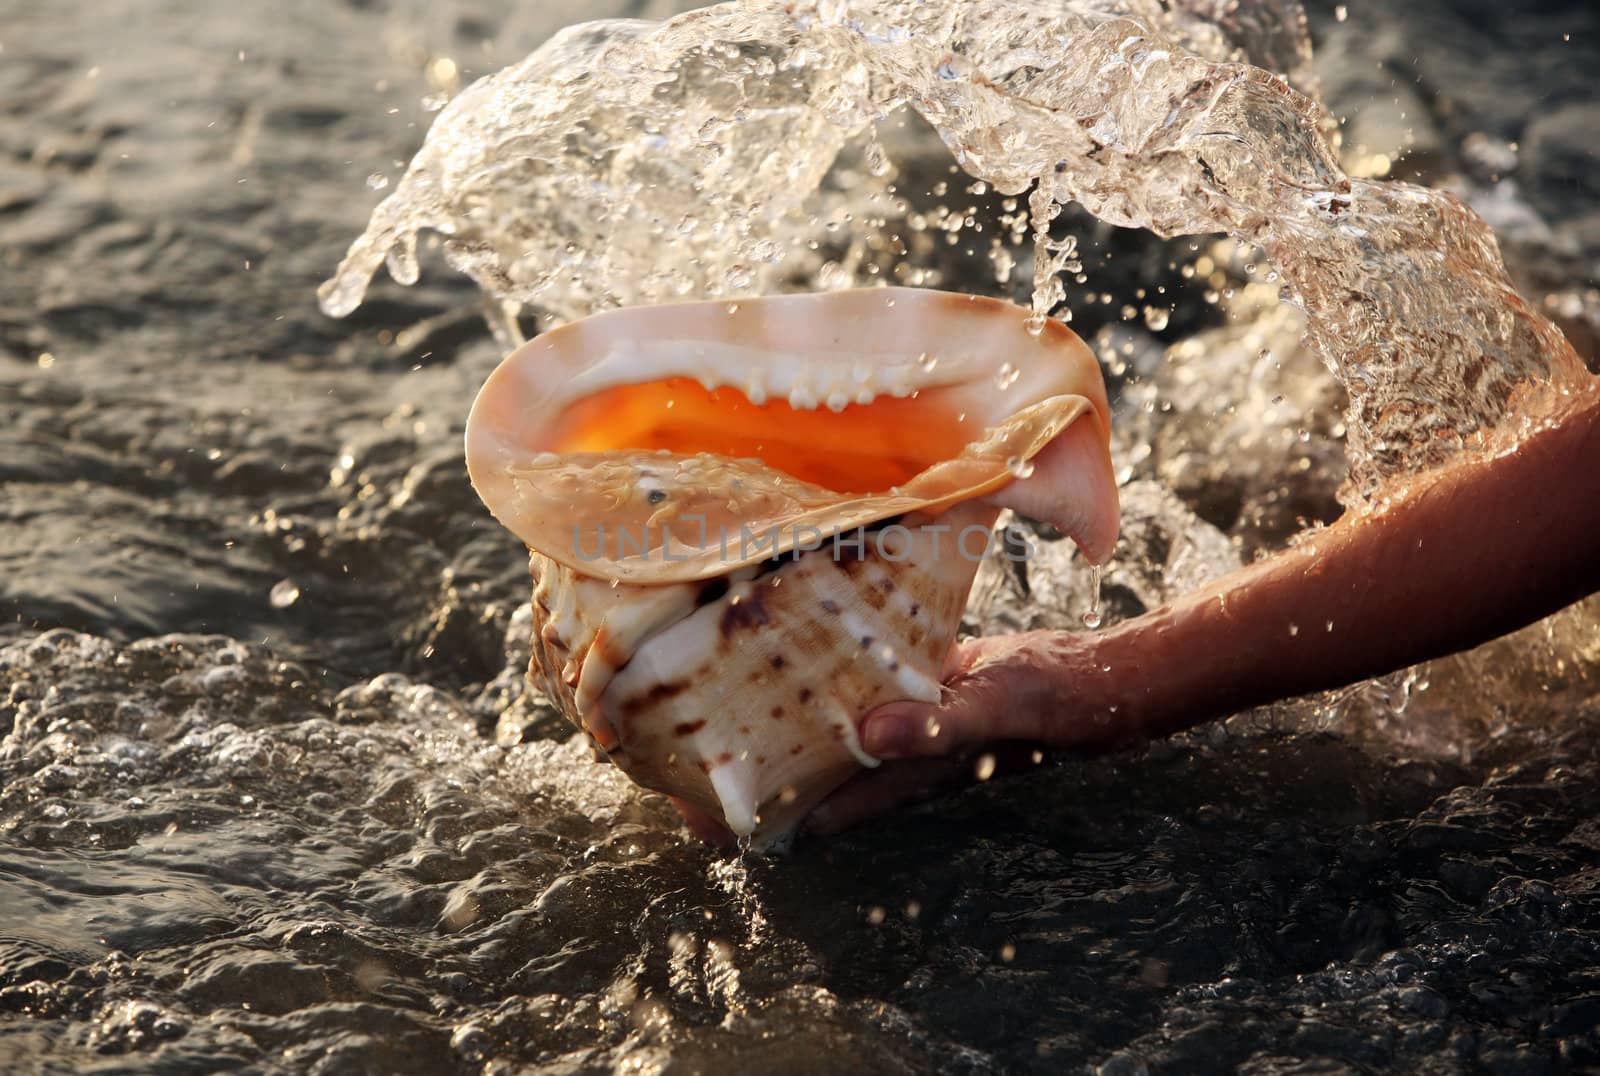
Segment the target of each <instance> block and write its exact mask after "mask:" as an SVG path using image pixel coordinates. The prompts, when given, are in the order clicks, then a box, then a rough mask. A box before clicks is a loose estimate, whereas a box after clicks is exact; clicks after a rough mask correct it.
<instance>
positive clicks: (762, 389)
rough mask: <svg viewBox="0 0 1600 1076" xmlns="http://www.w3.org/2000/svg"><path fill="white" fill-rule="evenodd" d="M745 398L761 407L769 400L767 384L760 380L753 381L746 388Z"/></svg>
mask: <svg viewBox="0 0 1600 1076" xmlns="http://www.w3.org/2000/svg"><path fill="white" fill-rule="evenodd" d="M744 394H745V398H746V399H748V400H749V401H750V402H751V403H753V404H755V405H756V406H757V407H760V406H761V405H762V404H764V403H766V402H767V386H766V385H765V384H763V383H762V382H760V381H752V382H750V384H749V386H748V387H747V388H746V389H745V390H744Z"/></svg>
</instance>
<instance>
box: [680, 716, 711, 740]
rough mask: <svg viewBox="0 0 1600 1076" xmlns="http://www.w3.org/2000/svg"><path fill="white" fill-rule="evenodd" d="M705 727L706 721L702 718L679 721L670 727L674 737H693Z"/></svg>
mask: <svg viewBox="0 0 1600 1076" xmlns="http://www.w3.org/2000/svg"><path fill="white" fill-rule="evenodd" d="M705 727H706V719H705V718H703V717H702V718H698V719H696V720H694V721H680V722H678V723H677V724H676V725H673V726H672V734H673V735H674V736H693V735H694V734H695V733H697V732H699V731H700V730H701V729H703V728H705Z"/></svg>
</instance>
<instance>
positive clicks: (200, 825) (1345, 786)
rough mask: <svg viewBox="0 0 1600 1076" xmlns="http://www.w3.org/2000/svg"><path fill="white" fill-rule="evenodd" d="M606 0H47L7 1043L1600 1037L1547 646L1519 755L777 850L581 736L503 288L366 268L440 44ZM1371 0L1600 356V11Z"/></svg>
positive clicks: (1193, 749)
mask: <svg viewBox="0 0 1600 1076" xmlns="http://www.w3.org/2000/svg"><path fill="white" fill-rule="evenodd" d="M569 6H570V8H571V11H565V10H562V9H560V8H559V7H557V6H549V7H546V6H543V5H537V4H523V5H513V4H510V3H499V2H489V0H483V2H477V3H468V2H462V3H456V4H436V5H425V4H422V3H415V4H406V3H393V4H387V5H385V4H378V3H355V2H350V3H324V2H320V0H318V2H311V0H303V2H286V3H278V4H273V5H270V6H261V7H259V8H248V9H247V8H238V7H235V6H233V5H202V4H192V3H187V2H182V0H165V2H163V0H145V2H135V0H68V2H63V3H58V4H52V5H48V6H47V5H35V4H29V3H23V2H22V0H10V2H9V3H6V2H4V0H0V414H3V419H4V420H3V422H0V520H3V521H4V527H3V529H0V733H4V739H3V740H0V1065H6V1064H9V1065H10V1066H11V1067H13V1068H16V1069H18V1070H21V1071H28V1070H49V1071H60V1072H80V1071H87V1070H90V1069H92V1068H94V1067H95V1066H101V1067H104V1068H107V1069H114V1070H125V1069H128V1068H150V1069H155V1070H161V1071H190V1070H193V1071H211V1070H216V1069H227V1068H243V1069H250V1070H253V1071H272V1070H278V1069H283V1070H293V1071H304V1070H314V1071H329V1072H333V1071H338V1072H345V1071H374V1072H383V1071H448V1070H452V1069H460V1070H471V1069H477V1068H480V1067H483V1066H484V1065H491V1066H494V1065H501V1066H506V1067H509V1068H514V1067H515V1066H517V1065H522V1064H528V1065H543V1066H548V1067H551V1068H554V1069H560V1070H575V1071H583V1070H591V1069H607V1068H611V1067H613V1066H616V1065H622V1064H627V1065H629V1066H632V1067H635V1068H637V1069H639V1070H640V1071H650V1070H655V1069H662V1070H667V1069H671V1070H674V1071H696V1070H709V1071H726V1070H732V1069H735V1068H738V1069H752V1070H756V1069H771V1070H773V1071H805V1070H811V1069H816V1068H831V1067H845V1066H848V1067H850V1068H852V1069H855V1070H860V1071H882V1072H898V1071H919V1070H923V1069H926V1068H929V1067H933V1066H937V1067H939V1068H945V1069H952V1070H956V1071H975V1072H976V1071H1017V1070H1022V1071H1026V1070H1037V1071H1060V1070H1062V1069H1076V1068H1082V1067H1094V1066H1101V1068H1102V1071H1105V1072H1109V1073H1131V1072H1139V1071H1142V1070H1146V1069H1147V1070H1149V1071H1157V1072H1201V1071H1227V1070H1230V1069H1234V1068H1241V1069H1243V1070H1245V1071H1251V1072H1313V1071H1317V1072H1320V1071H1345V1070H1349V1069H1354V1070H1365V1071H1382V1070H1401V1071H1439V1072H1448V1071H1459V1070H1463V1069H1468V1070H1489V1071H1508V1072H1544V1071H1566V1070H1578V1069H1581V1068H1584V1067H1588V1066H1600V1033H1597V1027H1600V821H1597V818H1600V814H1597V808H1600V776H1597V773H1600V769H1597V762H1600V758H1597V755H1600V750H1597V747H1596V743H1597V740H1596V735H1595V734H1596V731H1597V726H1600V699H1597V698H1596V696H1595V693H1594V692H1593V690H1583V689H1582V688H1581V685H1582V684H1583V683H1591V682H1592V681H1586V680H1584V679H1583V678H1582V677H1576V678H1575V679H1576V681H1577V682H1578V683H1579V684H1580V689H1579V690H1576V691H1574V690H1571V689H1570V687H1569V688H1568V689H1567V690H1564V691H1562V692H1560V693H1555V694H1552V693H1551V692H1550V691H1549V690H1548V689H1547V688H1545V687H1541V684H1540V683H1528V682H1524V680H1526V678H1523V680H1519V679H1518V676H1517V672H1518V670H1517V669H1516V668H1505V667H1502V666H1504V665H1505V664H1506V663H1508V662H1509V663H1511V664H1512V665H1515V663H1516V662H1517V661H1518V657H1517V651H1515V650H1509V651H1497V652H1495V653H1494V654H1493V655H1490V656H1489V657H1485V658H1484V659H1482V660H1480V661H1479V663H1478V665H1477V666H1475V668H1478V669H1480V670H1481V676H1482V679H1481V684H1480V687H1481V690H1480V692H1479V698H1478V699H1477V700H1475V701H1474V700H1470V699H1469V700H1468V701H1466V702H1463V704H1462V706H1463V707H1464V708H1465V709H1466V710H1473V712H1463V713H1461V714H1460V715H1459V716H1460V726H1459V728H1458V729H1456V730H1455V734H1456V735H1457V736H1459V737H1460V738H1461V740H1462V741H1463V742H1464V743H1466V744H1468V745H1469V746H1470V750H1465V749H1464V750H1459V751H1454V752H1440V751H1437V750H1429V751H1426V752H1424V751H1420V750H1418V751H1408V750H1402V749H1399V748H1398V747H1397V746H1396V744H1395V742H1394V741H1392V740H1383V739H1374V738H1371V737H1363V736H1357V735H1353V734H1347V733H1346V732H1345V731H1344V730H1343V729H1340V728H1337V727H1336V728H1334V729H1332V730H1327V729H1324V730H1320V731H1319V730H1316V729H1314V728H1309V727H1308V726H1307V725H1306V724H1305V723H1300V724H1294V723H1289V724H1287V725H1286V724H1282V723H1274V722H1273V721H1270V720H1268V721H1259V722H1254V723H1244V724H1242V725H1238V727H1230V729H1229V730H1228V731H1226V732H1223V731H1222V730H1217V731H1215V732H1206V733H1201V734H1197V735H1195V736H1191V737H1186V738H1183V739H1182V740H1179V741H1175V742H1173V743H1170V744H1161V745H1156V746H1154V747H1151V748H1150V749H1148V750H1145V751H1142V752H1136V753H1128V754H1124V755H1120V756H1116V757H1112V758H1106V759H1067V760H1057V761H1052V762H1051V763H1049V764H1047V765H1045V766H1042V767H1041V768H1040V769H1039V770H1038V771H1037V772H1033V773H1030V774H1027V775H1025V776H1022V777H1016V778H1011V779H1008V780H1005V781H997V782H992V783H990V784H987V785H983V786H980V787H977V788H975V789H973V790H972V791H970V792H968V793H965V794H964V795H962V796H960V797H957V798H955V799H953V800H950V801H948V802H945V803H942V804H939V805H936V806H932V807H928V808H923V809H919V810H916V811H910V812H903V813H901V814H899V815H896V816H894V817H893V818H891V819H887V820H885V821H884V822H883V823H881V824H879V825H876V826H871V827H867V828H864V829H861V830H859V831H857V832H854V833H851V834H848V835H845V836H843V837H840V838H837V839H833V840H830V841H810V842H803V843H801V844H800V845H799V846H798V847H797V848H796V849H795V851H794V852H793V854H791V855H790V856H788V857H787V858H783V859H777V860H767V861H756V862H752V863H750V864H740V863H738V862H736V861H730V860H727V859H724V858H721V857H719V856H717V855H715V854H713V853H711V852H709V851H706V850H704V849H701V848H699V847H697V846H695V845H693V844H692V843H689V842H688V841H687V839H686V838H685V837H684V836H683V834H682V833H681V831H680V830H679V829H678V828H677V827H676V826H675V825H674V822H673V819H672V818H671V816H670V814H669V812H667V811H666V810H665V809H664V808H663V807H662V805H661V804H660V803H659V801H657V800H655V799H654V798H652V797H646V796H643V795H641V794H638V793H636V792H635V791H634V790H632V789H631V788H630V787H628V786H626V785H625V784H624V783H623V782H621V781H620V780H619V779H618V778H617V777H616V776H615V775H614V774H612V773H610V772H609V771H607V770H605V769H603V768H598V767H594V766H592V765H591V764H590V763H589V761H588V760H587V754H586V752H584V751H581V750H579V749H577V748H576V747H574V746H572V745H569V744H567V743H565V742H564V731H563V730H561V729H560V728H559V726H558V725H556V724H555V723H554V722H552V721H551V720H550V717H549V715H548V714H547V713H546V712H545V711H543V710H542V709H540V708H539V707H537V706H536V705H535V704H534V703H533V702H532V701H531V700H529V699H527V698H524V697H523V696H522V694H521V688H520V683H519V666H520V664H521V662H522V661H523V660H525V656H526V651H525V643H524V642H523V641H522V638H521V636H522V634H523V633H525V631H526V627H525V624H518V623H514V622H513V613H514V611H515V610H516V608H517V607H518V606H519V605H520V604H522V603H523V602H524V601H525V599H526V577H525V567H524V563H523V557H522V555H521V552H520V551H519V549H518V548H517V547H516V544H515V542H514V540H513V539H511V538H510V537H509V536H508V535H506V534H504V533H503V532H502V531H501V530H500V529H499V528H498V527H496V526H495V525H493V523H492V521H490V520H489V519H488V517H487V516H486V514H485V513H484V512H483V511H482V509H481V508H480V506H479V505H478V502H477V500H476V498H475V497H474V496H473V495H472V493H471V490H470V489H469V488H468V486H467V484H466V481H465V476H464V473H463V469H462V465H461V459H460V447H459V439H460V434H461V426H462V422H463V420H464V418H465V414H466V409H467V406H468V404H469V402H470V400H471V397H472V394H473V393H474V391H475V390H476V387H477V385H478V384H479V383H480V382H481V380H482V378H483V377H484V376H485V374H486V373H487V372H488V370H489V369H490V368H491V367H492V366H493V364H494V363H495V362H496V361H497V359H498V354H497V352H496V350H495V348H494V346H493V344H492V342H491V341H490V340H489V338H488V336H487V333H486V331H485V329H484V327H483V322H482V319H481V318H480V317H479V315H478V312H477V309H476V303H477V298H476V295H475V294H474V293H473V291H472V289H471V288H470V286H469V285H467V284H466V283H465V282H464V281H463V280H461V279H459V278H457V277H454V276H453V275H452V274H450V273H449V272H448V271H447V270H446V269H444V267H443V266H442V265H441V264H439V262H438V261H437V259H434V260H432V261H431V262H427V263H425V268H424V276H423V283H422V284H421V285H419V286H418V287H415V288H411V289H402V288H399V287H396V286H394V285H393V284H391V283H388V282H382V283H380V284H378V285H377V286H376V287H375V289H374V291H373V293H372V295H371V297H370V299H369V301H368V302H367V304H366V305H365V306H363V307H362V308H361V309H360V310H358V311H357V313H356V314H355V315H353V316H352V317H351V318H349V319H347V320H345V321H331V320H328V319H326V318H324V317H323V316H322V315H321V314H320V313H319V312H318V311H317V309H316V305H315V299H314V288H315V285H316V283H317V282H318V281H319V280H321V279H323V278H324V277H325V276H326V275H327V274H328V272H329V271H330V270H331V268H332V267H333V266H334V265H335V264H336V263H337V261H338V258H339V256H340V254H341V253H342V252H343V249H344V246H345V245H346V244H347V243H348V242H349V240H350V238H351V237H353V236H354V235H355V234H356V233H357V232H358V231H359V230H360V228H361V226H362V224H363V223H364V221H365V218H366V215H367V213H368V211H369V210H370V207H371V205H372V203H373V202H374V201H375V200H376V198H377V197H378V196H377V195H376V194H375V193H374V192H373V191H372V190H371V189H369V186H368V183H367V177H368V176H369V175H375V174H376V175H380V176H387V177H389V178H390V179H391V180H392V179H393V178H394V177H396V176H397V175H398V173H399V170H400V167H401V164H402V162H403V161H404V160H405V159H406V158H407V157H408V156H409V155H410V153H411V152H412V151H413V150H414V149H415V147H416V146H417V144H418V143H419V141H420V137H421V133H422V131H423V130H425V129H426V125H427V122H428V120H429V112H428V110H427V106H426V105H425V104H424V103H423V102H424V98H426V97H428V96H429V95H431V94H435V93H439V92H441V91H449V90H451V89H453V88H454V83H453V81H452V78H451V76H450V74H449V72H448V70H447V69H445V68H443V67H442V66H440V65H439V64H438V63H437V61H438V60H439V59H440V58H443V57H449V58H451V59H452V60H453V62H454V64H455V65H456V66H457V68H458V73H459V77H461V78H464V79H466V80H470V79H471V78H472V77H475V76H476V75H478V74H482V73H486V72H488V71H491V70H493V69H495V68H497V67H499V66H500V65H502V64H504V63H507V62H510V61H512V60H514V59H517V58H520V56H521V55H523V54H524V53H525V52H527V51H529V50H530V49H531V48H533V47H534V46H535V45H537V44H538V43H539V42H540V41H541V40H542V39H543V38H544V36H546V34H547V33H548V32H549V30H550V29H551V28H553V27H554V26H555V25H559V24H560V22H562V21H563V19H564V18H565V17H567V16H569V15H570V16H571V17H593V16H594V15H598V14H601V13H602V12H601V11H600V10H599V9H598V5H588V4H581V5H580V4H573V5H569ZM616 6H617V8H618V9H621V8H622V7H623V6H624V5H621V4H619V5H616ZM634 6H635V7H641V9H642V6H641V5H634ZM607 13H609V12H607ZM646 13H649V14H659V13H660V12H658V11H647V12H646ZM1314 26H1315V29H1316V37H1317V40H1318V44H1319V48H1320V50H1321V51H1320V55H1321V57H1322V60H1321V64H1320V69H1321V71H1322V76H1323V79H1324V86H1325V90H1326V91H1327V95H1328V98H1329V100H1330V103H1331V104H1332V105H1333V106H1334V108H1335V110H1336V111H1338V112H1341V113H1342V114H1345V115H1347V116H1349V117H1350V124H1349V125H1348V126H1347V132H1349V133H1350V135H1351V137H1352V138H1355V137H1356V136H1358V135H1359V136H1360V137H1362V138H1364V139H1367V140H1369V141H1371V142H1373V143H1380V142H1382V141H1383V140H1384V139H1385V137H1387V135H1386V132H1388V131H1390V130H1392V129H1393V128H1395V127H1397V126H1400V127H1405V128H1408V129H1410V130H1411V132H1412V138H1413V139H1414V141H1415V147H1416V148H1415V150H1414V152H1413V153H1412V154H1411V156H1410V157H1408V158H1407V159H1406V160H1405V161H1403V162H1402V163H1401V165H1400V166H1399V167H1398V169H1397V171H1398V172H1399V173H1401V174H1410V173H1415V174H1417V175H1418V176H1419V177H1420V178H1424V179H1426V180H1428V181H1430V182H1448V183H1451V184H1453V185H1455V186H1457V188H1458V189H1460V190H1461V191H1462V192H1463V194H1464V195H1465V196H1466V197H1468V198H1469V199H1470V200H1471V201H1472V203H1473V204H1474V205H1476V206H1478V207H1479V208H1480V210H1481V211H1482V212H1484V213H1485V214H1486V215H1487V216H1488V217H1489V219H1490V220H1491V222H1492V223H1494V224H1495V225H1496V227H1497V228H1498V229H1499V230H1500V234H1501V237H1502V241H1503V243H1504V245H1505V247H1506V251H1507V255H1508V260H1509V261H1510V262H1511V264H1512V266H1513V269H1514V272H1515V274H1516V275H1517V278H1518V280H1519V283H1520V284H1521V285H1522V286H1523V287H1524V289H1525V293H1526V294H1527V295H1528V296H1529V297H1530V298H1531V299H1533V300H1534V301H1535V302H1540V303H1544V302H1546V297H1547V296H1548V297H1549V301H1548V307H1547V308H1548V309H1549V310H1550V311H1551V312H1552V313H1553V314H1556V315H1558V316H1559V319H1560V321H1561V323H1562V324H1563V327H1565V328H1566V329H1567V330H1568V331H1569V333H1570V334H1571V335H1572V337H1573V339H1574V340H1575V341H1576V342H1577V343H1578V344H1579V347H1580V349H1584V350H1585V351H1586V354H1587V355H1588V356H1589V357H1590V359H1591V361H1593V356H1594V340H1595V331H1594V326H1595V325H1596V324H1597V322H1596V319H1595V315H1594V312H1595V310H1596V309H1597V308H1600V301H1597V300H1596V298H1595V295H1594V289H1595V287H1596V278H1597V253H1600V181H1597V180H1596V178H1595V175H1596V172H1595V169H1594V167H1593V165H1594V153H1593V138H1594V133H1595V132H1596V131H1600V104H1597V97H1596V89H1597V87H1600V14H1597V12H1596V11H1595V10H1594V9H1593V7H1592V5H1589V4H1584V3H1572V4H1555V3H1547V4H1542V5H1537V6H1532V7H1530V6H1528V5H1519V6H1518V9H1517V10H1516V11H1515V12H1513V11H1509V10H1505V9H1504V8H1503V7H1501V6H1499V5H1487V4H1454V5H1452V4H1418V5H1407V6H1405V7H1404V8H1399V9H1397V10H1388V9H1380V8H1379V6H1378V5H1374V4H1364V3H1359V2H1357V3H1352V4H1350V5H1349V10H1348V13H1347V18H1346V19H1345V20H1344V21H1339V20H1338V19H1337V18H1336V16H1335V14H1334V12H1333V10H1332V8H1331V7H1328V8H1325V9H1319V10H1318V11H1317V12H1316V13H1315V19H1314ZM1563 35H1569V36H1570V40H1567V39H1564V38H1563ZM1400 113H1405V115H1404V117H1401V116H1400ZM1513 143H1514V144H1515V148H1514V149H1513V148H1512V144H1513ZM1112 241H1113V240H1106V242H1112ZM1123 242H1127V243H1134V242H1136V240H1134V239H1131V238H1130V239H1127V240H1123ZM1090 271H1091V272H1093V271H1094V265H1093V263H1092V262H1091V265H1090ZM1104 286H1106V287H1111V286H1112V283H1111V281H1110V280H1108V283H1107V284H1105V285H1104ZM1201 305H1202V306H1203V304H1201ZM1078 313H1079V317H1078V321H1077V322H1076V324H1077V325H1078V327H1079V328H1080V330H1081V331H1083V332H1085V334H1086V335H1088V334H1090V333H1091V332H1092V331H1093V329H1095V328H1096V327H1097V324H1098V323H1097V322H1096V321H1095V318H1096V317H1097V316H1098V317H1099V318H1100V319H1101V321H1104V320H1105V318H1106V315H1105V314H1104V313H1103V312H1102V313H1100V314H1099V315H1096V313H1095V311H1094V309H1093V308H1091V307H1090V306H1089V305H1088V304H1086V305H1085V307H1084V309H1082V310H1080V311H1079V312H1078ZM1206 317H1207V314H1206V312H1205V310H1204V309H1199V310H1197V311H1195V312H1193V314H1192V317H1189V318H1175V319H1174V323H1173V324H1172V325H1171V326H1170V327H1169V328H1168V329H1167V330H1166V331H1165V333H1164V334H1163V335H1164V337H1165V338H1168V339H1172V338H1176V337H1178V336H1180V335H1182V334H1184V333H1185V332H1188V331H1192V330H1193V329H1194V328H1196V327H1197V325H1199V324H1200V323H1203V322H1204V321H1205V319H1206ZM1185 492H1186V493H1188V494H1192V495H1193V496H1194V497H1195V498H1197V502H1196V504H1197V507H1200V508H1202V509H1204V507H1205V506H1204V505H1203V504H1200V503H1199V501H1203V500H1204V495H1205V493H1206V491H1205V490H1198V491H1185ZM1203 514H1204V513H1203ZM1208 518H1211V517H1210V516H1208ZM1221 522H1223V523H1226V521H1221ZM1590 653H1592V650H1591V651H1590ZM1534 679H1535V680H1537V679H1538V677H1534ZM1474 707H1481V709H1482V710H1483V711H1484V712H1483V713H1479V712H1476V710H1474V709H1473V708H1474ZM508 714H509V716H507V715H508ZM497 725H498V728H497Z"/></svg>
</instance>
